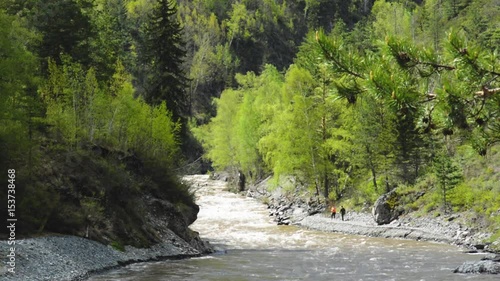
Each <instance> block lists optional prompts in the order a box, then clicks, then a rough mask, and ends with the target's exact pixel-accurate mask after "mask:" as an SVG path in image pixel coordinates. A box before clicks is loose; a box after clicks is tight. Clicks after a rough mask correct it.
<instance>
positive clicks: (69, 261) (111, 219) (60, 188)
mask: <svg viewBox="0 0 500 281" xmlns="http://www.w3.org/2000/svg"><path fill="white" fill-rule="evenodd" d="M39 157H40V158H39V160H38V161H36V162H34V165H33V167H32V168H31V171H30V173H31V175H29V176H28V175H27V173H26V171H23V169H18V172H17V178H16V179H18V180H17V181H16V185H17V186H18V188H17V189H16V198H19V200H18V205H17V206H16V207H17V208H16V216H17V218H18V220H17V222H16V223H17V224H16V235H17V237H16V238H18V240H16V244H15V245H8V242H7V241H0V253H1V255H2V256H3V257H6V256H7V253H8V251H9V250H10V247H12V246H15V270H14V271H15V274H11V273H9V272H7V269H11V268H13V267H14V266H13V265H9V264H7V262H8V261H7V259H4V260H3V261H2V263H1V264H0V265H1V266H0V280H12V281H13V280H22V281H30V280H61V281H62V280H74V279H80V278H83V277H85V276H86V275H87V274H90V273H92V272H96V271H100V270H104V269H108V268H112V267H115V266H119V265H123V264H127V263H132V262H139V261H147V260H158V259H165V258H182V257H188V256H198V255H201V254H204V253H209V252H211V251H212V249H211V247H210V245H208V244H207V243H206V242H204V241H202V240H201V239H200V237H199V235H198V233H197V232H194V231H192V230H190V229H189V225H190V224H192V223H193V222H194V221H195V220H196V218H197V214H198V211H199V207H198V206H197V205H196V204H195V202H194V198H193V196H192V195H191V193H190V191H189V186H188V185H187V184H184V183H182V182H181V180H180V179H178V178H177V177H176V176H175V175H174V174H172V173H171V172H169V170H168V169H167V168H165V167H159V166H158V165H154V164H155V163H153V162H148V161H143V160H142V159H141V157H139V156H138V155H136V154H134V153H132V152H121V151H113V150H108V149H106V148H104V147H100V146H91V147H82V148H79V149H77V150H66V149H62V148H51V149H48V148H47V149H42V153H41V154H40V155H39ZM30 182H31V183H30ZM5 213H7V212H6V211H5ZM33 237H36V238H33ZM20 238H24V239H20ZM4 239H5V237H4Z"/></svg>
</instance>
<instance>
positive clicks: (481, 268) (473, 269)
mask: <svg viewBox="0 0 500 281" xmlns="http://www.w3.org/2000/svg"><path fill="white" fill-rule="evenodd" d="M453 272H454V273H474V274H477V273H482V274H500V262H498V261H494V260H480V261H467V262H465V263H463V264H462V265H461V266H459V267H457V268H456V269H455V270H454V271H453Z"/></svg>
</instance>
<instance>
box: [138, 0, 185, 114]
mask: <svg viewBox="0 0 500 281" xmlns="http://www.w3.org/2000/svg"><path fill="white" fill-rule="evenodd" d="M176 14H177V4H176V2H175V1H173V0H159V1H158V2H157V3H156V4H155V5H154V6H153V9H152V11H151V13H149V14H148V20H147V23H146V25H145V27H144V28H145V30H144V42H143V45H142V46H141V54H142V55H141V57H140V60H141V63H143V64H145V65H146V66H147V67H146V69H145V71H146V73H147V76H146V77H147V81H146V84H145V85H143V87H145V88H146V92H145V96H144V97H145V100H146V101H147V102H148V103H149V104H151V105H160V104H161V103H162V102H166V104H167V107H168V109H169V110H170V111H171V112H172V114H173V118H174V120H176V121H177V120H179V118H185V117H186V116H187V115H188V113H189V105H188V97H187V94H186V87H187V83H188V81H187V78H186V75H185V71H184V69H183V67H182V63H183V60H184V56H185V55H186V51H185V50H184V45H185V43H184V41H183V39H182V34H181V31H182V28H181V26H180V23H179V22H178V20H177V18H176Z"/></svg>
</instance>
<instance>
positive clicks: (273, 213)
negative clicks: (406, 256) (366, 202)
mask: <svg viewBox="0 0 500 281" xmlns="http://www.w3.org/2000/svg"><path fill="white" fill-rule="evenodd" d="M247 196H250V197H255V198H259V200H262V201H263V202H264V203H266V204H267V205H268V209H269V215H270V217H273V218H274V221H275V222H276V223H277V224H279V225H283V224H284V225H289V224H291V225H297V226H300V227H305V228H308V229H314V230H319V231H325V232H340V233H346V234H354V235H364V236H371V237H384V238H392V239H412V240H417V241H431V242H440V243H447V244H452V245H457V246H461V247H464V248H465V251H467V252H471V253H476V252H492V251H493V250H492V249H493V248H497V247H498V243H500V241H497V242H494V243H497V244H496V245H493V244H494V243H492V244H485V243H484V241H485V240H486V239H488V238H489V237H490V236H491V234H490V233H487V232H483V231H482V230H481V229H479V228H474V227H471V226H470V224H468V223H467V220H468V217H467V214H454V215H447V216H440V217H417V216H416V215H414V214H412V213H410V214H406V215H401V216H399V217H398V218H397V219H395V220H393V221H392V222H391V223H389V224H384V225H378V224H377V223H376V222H375V220H374V218H373V216H372V214H371V213H369V208H367V212H362V213H360V212H353V211H350V210H348V211H347V214H346V216H345V220H344V221H342V220H341V219H340V216H339V214H337V217H336V218H335V219H331V218H330V213H329V212H328V210H327V206H326V205H325V204H324V203H321V202H320V200H317V199H315V198H314V197H310V196H307V195H305V196H304V195H300V196H287V195H286V192H283V191H282V190H279V189H277V190H275V191H273V192H267V188H266V181H263V182H261V183H260V184H257V185H255V186H252V187H250V188H249V189H248V191H247ZM338 208H339V206H338ZM492 246H494V247H492ZM455 272H458V273H491V274H500V258H498V256H495V255H493V256H492V257H490V258H488V259H486V260H481V261H471V262H468V263H465V264H464V265H462V266H459V267H457V269H456V270H455Z"/></svg>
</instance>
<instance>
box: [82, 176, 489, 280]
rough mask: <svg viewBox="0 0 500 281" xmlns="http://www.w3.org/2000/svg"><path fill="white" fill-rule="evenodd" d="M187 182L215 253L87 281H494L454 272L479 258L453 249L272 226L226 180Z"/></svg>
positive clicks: (138, 266)
mask: <svg viewBox="0 0 500 281" xmlns="http://www.w3.org/2000/svg"><path fill="white" fill-rule="evenodd" d="M187 179H188V180H190V181H191V182H192V184H193V186H194V188H195V189H197V191H196V196H197V203H198V204H199V205H200V213H199V215H198V220H197V221H196V222H195V223H194V224H193V225H192V226H191V228H192V229H193V230H196V231H198V232H200V234H201V237H202V238H203V239H206V240H209V241H210V243H211V244H212V245H214V246H215V248H216V249H217V253H215V254H213V255H209V256H204V257H200V258H192V259H187V260H170V261H162V262H148V263H137V264H132V265H129V266H126V267H123V268H120V269H117V270H113V271H109V272H107V273H105V274H103V275H99V276H93V277H92V278H90V279H89V280H92V281H98V280H99V281H102V280H107V281H110V280H123V281H132V280H137V281H139V280H140V281H160V280H165V281H166V280H169V281H172V280H186V281H187V280H189V281H192V280H196V281H202V280H213V281H221V280H227V281H261V280H279V281H282V280H314V281H316V280H317V281H321V280H343V281H345V280H433V281H434V280H498V276H492V275H460V274H455V273H452V270H453V269H454V268H455V267H457V266H458V265H460V264H462V263H463V262H464V261H466V260H477V259H478V257H477V256H472V255H469V254H464V253H463V250H462V249H459V248H457V247H455V246H450V245H445V244H437V243H429V242H417V241H409V240H395V239H384V238H369V237H363V236H353V235H343V234H337V233H324V232H318V231H311V230H306V229H301V228H298V227H295V226H277V225H275V224H274V223H272V222H271V219H270V217H269V216H268V212H267V209H266V208H265V206H264V205H263V204H261V203H259V202H257V201H255V200H253V199H250V198H245V197H242V196H240V195H237V194H233V193H229V192H226V191H224V184H225V183H224V182H222V181H209V180H208V178H207V176H199V175H197V176H189V177H188V178H187ZM332 223H334V222H332Z"/></svg>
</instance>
